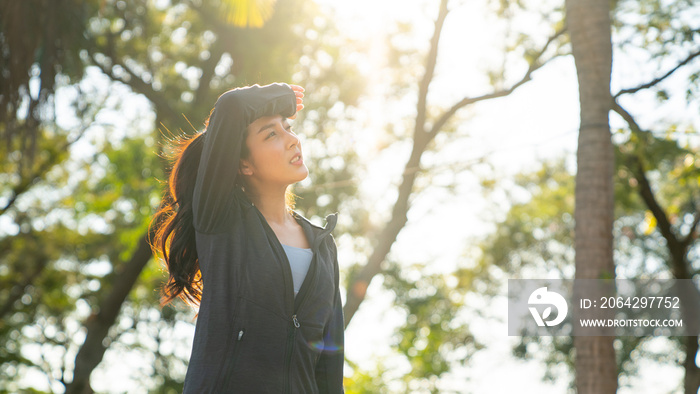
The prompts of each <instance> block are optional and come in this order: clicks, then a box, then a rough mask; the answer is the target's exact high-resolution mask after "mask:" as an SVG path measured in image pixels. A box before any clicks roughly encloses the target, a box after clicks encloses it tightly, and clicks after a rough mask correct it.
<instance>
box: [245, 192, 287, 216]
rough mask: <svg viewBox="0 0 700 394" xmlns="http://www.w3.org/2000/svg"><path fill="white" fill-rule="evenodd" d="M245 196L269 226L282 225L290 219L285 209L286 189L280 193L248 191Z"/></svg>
mask: <svg viewBox="0 0 700 394" xmlns="http://www.w3.org/2000/svg"><path fill="white" fill-rule="evenodd" d="M247 194H248V198H249V199H250V201H251V202H252V203H253V204H254V205H255V206H256V207H257V208H258V210H259V211H260V213H262V214H263V216H264V217H265V220H267V222H268V223H269V224H277V225H283V224H285V223H287V221H288V220H289V219H290V218H291V217H290V215H289V210H288V209H287V201H286V189H283V190H282V191H281V192H280V191H278V190H276V191H259V190H250V191H249V193H247Z"/></svg>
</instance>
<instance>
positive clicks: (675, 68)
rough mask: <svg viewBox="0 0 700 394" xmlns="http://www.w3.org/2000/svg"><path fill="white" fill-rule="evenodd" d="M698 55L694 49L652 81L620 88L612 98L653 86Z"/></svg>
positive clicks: (699, 54) (698, 52)
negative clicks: (632, 86) (628, 87)
mask: <svg viewBox="0 0 700 394" xmlns="http://www.w3.org/2000/svg"><path fill="white" fill-rule="evenodd" d="M698 56H700V50H698V51H696V52H693V53H691V54H690V55H688V57H687V58H685V60H683V61H682V62H680V63H678V65H676V67H674V68H672V69H671V70H669V71H668V72H667V73H666V74H664V75H662V76H661V77H659V78H656V79H654V80H652V81H650V82H647V83H645V84H642V85H639V86H637V87H636V88H630V89H622V90H620V91H619V92H617V93H616V94H615V95H614V96H613V99H616V98H618V97H620V96H621V95H623V94H629V93H637V92H638V91H640V90H644V89H648V88H650V87H652V86H654V85H656V84H658V83H660V82H661V81H663V80H664V79H666V78H668V77H670V76H671V75H672V74H673V73H675V72H676V71H678V70H679V69H680V68H681V67H683V66H685V65H686V64H688V63H690V62H691V61H692V60H693V59H695V58H696V57H698Z"/></svg>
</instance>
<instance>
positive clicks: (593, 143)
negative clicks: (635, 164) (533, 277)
mask: <svg viewBox="0 0 700 394" xmlns="http://www.w3.org/2000/svg"><path fill="white" fill-rule="evenodd" d="M566 15H567V18H566V19H567V24H568V28H569V34H570V37H571V46H572V50H573V54H574V61H575V63H576V70H577V74H578V83H579V99H580V105H581V125H580V130H579V139H578V152H577V165H578V171H577V174H576V207H575V211H574V218H575V221H576V224H575V249H576V276H575V277H576V278H577V279H599V278H614V276H615V265H614V263H613V236H612V225H613V215H614V211H613V202H614V201H613V168H614V155H613V145H612V141H611V137H610V127H609V124H608V113H609V110H610V108H611V102H612V100H611V97H610V73H611V68H612V43H611V33H610V30H611V23H610V1H609V0H566ZM613 340H614V337H612V336H597V337H584V336H576V337H574V346H575V348H576V362H575V370H576V388H577V392H578V393H579V394H589V393H590V394H604V393H614V392H616V391H617V375H618V372H617V363H616V360H615V349H614V348H613Z"/></svg>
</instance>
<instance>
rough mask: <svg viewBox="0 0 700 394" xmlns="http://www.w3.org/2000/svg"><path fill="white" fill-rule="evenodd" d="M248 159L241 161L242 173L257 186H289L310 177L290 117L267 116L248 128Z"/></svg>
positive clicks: (249, 181)
mask: <svg viewBox="0 0 700 394" xmlns="http://www.w3.org/2000/svg"><path fill="white" fill-rule="evenodd" d="M245 143H246V146H247V147H248V152H249V154H248V157H247V158H245V159H241V167H240V168H241V173H242V174H243V175H244V176H245V177H246V179H247V181H248V183H249V184H250V183H252V185H253V186H257V187H269V186H272V187H275V186H283V187H286V186H288V185H291V184H293V183H296V182H299V181H302V180H303V179H304V178H306V177H307V176H308V175H309V170H308V168H306V164H304V159H303V157H302V154H301V143H300V142H299V139H298V138H297V136H296V134H294V132H293V131H292V128H291V126H290V125H289V123H288V120H287V119H286V118H283V117H282V116H280V115H276V116H265V117H262V118H260V119H257V120H256V121H254V122H253V123H251V124H250V125H249V126H248V136H247V137H246V141H245Z"/></svg>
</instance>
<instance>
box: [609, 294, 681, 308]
mask: <svg viewBox="0 0 700 394" xmlns="http://www.w3.org/2000/svg"><path fill="white" fill-rule="evenodd" d="M600 307H601V308H617V309H622V308H631V309H646V308H663V309H677V308H680V298H678V297H600Z"/></svg>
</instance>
